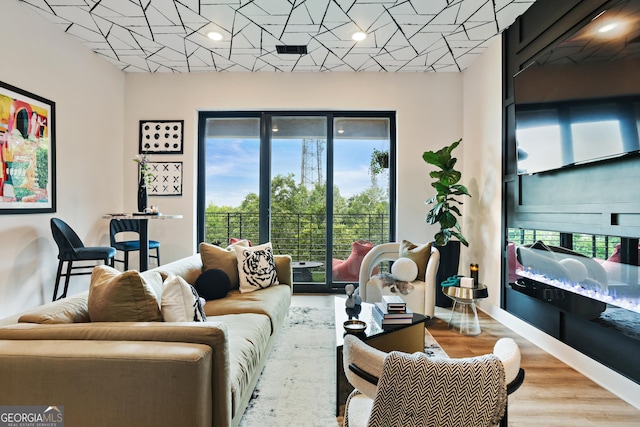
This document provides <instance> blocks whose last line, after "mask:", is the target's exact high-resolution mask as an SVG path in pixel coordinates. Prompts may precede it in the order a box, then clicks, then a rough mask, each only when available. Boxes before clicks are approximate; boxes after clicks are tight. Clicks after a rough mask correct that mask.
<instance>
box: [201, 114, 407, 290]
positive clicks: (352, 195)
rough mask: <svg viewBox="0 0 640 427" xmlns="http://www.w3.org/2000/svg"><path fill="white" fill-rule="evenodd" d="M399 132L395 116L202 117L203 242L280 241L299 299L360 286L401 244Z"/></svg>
mask: <svg viewBox="0 0 640 427" xmlns="http://www.w3.org/2000/svg"><path fill="white" fill-rule="evenodd" d="M394 134H395V118H394V114H393V113H388V112H383V113H371V112H366V113H353V112H349V113H323V112H263V113H258V112H255V113H254V112H227V113H214V112H203V113H200V117H199V151H198V156H199V167H198V233H199V238H200V241H206V242H209V243H215V244H219V245H220V246H223V247H224V246H226V245H227V244H229V242H231V241H233V240H234V239H248V240H250V241H251V242H252V243H253V244H258V243H264V242H267V241H270V242H271V243H272V244H273V247H274V252H275V253H281V254H289V255H291V257H292V259H293V272H294V283H295V290H296V291H298V292H300V291H303V292H307V291H320V292H326V291H330V290H331V289H332V288H336V287H337V288H341V287H343V286H344V285H345V284H346V283H357V281H358V272H359V265H360V262H361V260H362V256H364V253H365V252H366V251H367V250H368V249H369V248H370V247H372V246H373V245H376V244H380V243H384V242H387V241H390V240H393V239H394V237H395V236H394V234H393V233H394V227H393V226H392V224H394V220H393V212H394V208H393V206H394V198H395V191H394V182H395V180H394V174H395V169H394V167H393V163H394V158H395V139H394ZM328 224H331V226H328Z"/></svg>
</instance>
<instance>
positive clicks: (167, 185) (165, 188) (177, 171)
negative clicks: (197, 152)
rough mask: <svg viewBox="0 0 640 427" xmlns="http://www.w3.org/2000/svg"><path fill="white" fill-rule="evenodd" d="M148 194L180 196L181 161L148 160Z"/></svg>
mask: <svg viewBox="0 0 640 427" xmlns="http://www.w3.org/2000/svg"><path fill="white" fill-rule="evenodd" d="M148 165H149V166H148V167H149V172H150V173H151V174H152V176H153V177H152V179H151V183H150V184H149V185H148V194H149V196H182V162H149V163H148Z"/></svg>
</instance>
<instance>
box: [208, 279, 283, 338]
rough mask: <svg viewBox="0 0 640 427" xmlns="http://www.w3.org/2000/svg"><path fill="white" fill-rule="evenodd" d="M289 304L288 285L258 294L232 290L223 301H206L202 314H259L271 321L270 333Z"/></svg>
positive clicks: (269, 288) (280, 322) (268, 289)
mask: <svg viewBox="0 0 640 427" xmlns="http://www.w3.org/2000/svg"><path fill="white" fill-rule="evenodd" d="M290 303H291V288H290V287H289V286H288V285H275V286H270V287H268V288H266V289H263V290H261V291H260V292H250V293H244V294H243V293H240V291H238V290H233V291H231V292H229V294H228V295H227V296H226V297H225V298H223V299H217V300H212V301H207V303H206V304H205V306H204V312H205V313H206V314H207V316H208V317H210V316H219V315H224V314H242V313H260V314H265V315H267V316H268V317H269V319H271V333H272V334H273V332H274V331H275V328H276V327H280V325H282V322H283V321H284V318H285V317H286V315H287V312H288V310H289V305H290Z"/></svg>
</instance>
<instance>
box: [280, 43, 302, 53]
mask: <svg viewBox="0 0 640 427" xmlns="http://www.w3.org/2000/svg"><path fill="white" fill-rule="evenodd" d="M276 50H277V51H278V53H280V54H285V55H306V54H307V46H306V45H292V46H285V45H282V44H280V45H276Z"/></svg>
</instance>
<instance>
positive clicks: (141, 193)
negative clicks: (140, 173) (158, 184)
mask: <svg viewBox="0 0 640 427" xmlns="http://www.w3.org/2000/svg"><path fill="white" fill-rule="evenodd" d="M146 208H147V186H146V185H144V181H143V180H142V178H141V179H140V182H139V183H138V212H144V210H145V209H146Z"/></svg>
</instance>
